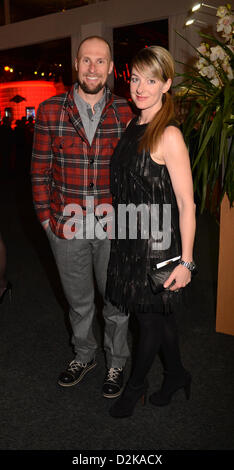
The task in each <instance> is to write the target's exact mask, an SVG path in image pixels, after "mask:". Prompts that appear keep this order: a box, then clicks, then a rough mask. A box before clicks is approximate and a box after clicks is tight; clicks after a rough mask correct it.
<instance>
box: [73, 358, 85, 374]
mask: <svg viewBox="0 0 234 470" xmlns="http://www.w3.org/2000/svg"><path fill="white" fill-rule="evenodd" d="M86 365H87V362H79V361H76V360H74V361H72V362H71V363H70V364H69V367H68V370H71V371H72V372H76V371H77V370H78V369H80V368H81V367H83V368H84V367H86Z"/></svg>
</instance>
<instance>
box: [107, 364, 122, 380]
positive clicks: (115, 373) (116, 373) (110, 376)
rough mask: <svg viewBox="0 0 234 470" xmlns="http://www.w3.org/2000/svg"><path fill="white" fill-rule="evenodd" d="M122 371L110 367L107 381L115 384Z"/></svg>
mask: <svg viewBox="0 0 234 470" xmlns="http://www.w3.org/2000/svg"><path fill="white" fill-rule="evenodd" d="M122 370H123V369H122V368H117V367H111V368H110V369H109V370H108V373H107V380H108V381H111V382H115V381H116V379H117V378H118V376H119V373H120V372H122Z"/></svg>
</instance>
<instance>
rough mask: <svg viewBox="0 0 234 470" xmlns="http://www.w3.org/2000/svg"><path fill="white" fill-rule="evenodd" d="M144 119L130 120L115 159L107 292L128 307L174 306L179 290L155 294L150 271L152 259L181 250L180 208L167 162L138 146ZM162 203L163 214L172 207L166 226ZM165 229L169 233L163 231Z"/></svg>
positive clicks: (130, 309)
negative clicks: (152, 288)
mask: <svg viewBox="0 0 234 470" xmlns="http://www.w3.org/2000/svg"><path fill="white" fill-rule="evenodd" d="M146 125H147V124H145V125H138V124H137V118H134V119H133V120H132V121H131V123H130V124H129V126H128V127H127V129H126V131H125V133H124V135H123V136H122V138H121V140H120V141H119V144H118V146H117V148H116V150H115V152H114V155H113V157H112V161H111V192H112V195H113V207H114V209H115V234H114V235H115V238H113V239H112V241H111V254H110V262H109V266H108V275H107V287H106V297H107V299H109V300H110V301H111V302H112V303H113V304H114V305H116V306H117V307H118V308H119V309H120V310H121V311H124V312H126V313H129V312H142V313H147V312H151V313H154V312H155V313H165V309H166V311H167V312H168V310H169V311H171V308H170V305H171V300H172V299H175V296H176V294H174V293H172V292H170V291H168V290H165V291H164V292H163V294H157V295H155V294H153V292H152V291H151V288H150V285H149V282H148V277H147V273H148V272H149V269H150V263H151V260H152V259H154V260H155V262H156V263H157V262H160V261H163V260H167V259H171V258H172V257H175V256H177V255H181V239H180V231H179V214H178V208H177V203H176V198H175V194H174V191H173V188H172V183H171V179H170V176H169V173H168V170H167V167H166V165H164V164H158V163H155V162H154V161H153V160H152V158H151V156H150V153H149V152H146V151H143V152H141V153H139V152H138V143H139V140H140V138H141V136H142V135H143V132H144V130H145V128H146ZM170 125H176V124H174V123H171V124H170ZM129 204H131V206H128V205H129ZM140 205H141V206H140ZM168 205H169V206H168ZM126 206H128V215H127V216H126V217H125V216H124V214H126V212H125V208H126ZM163 207H164V216H165V210H166V211H168V208H169V209H171V211H170V212H171V224H170V226H169V227H168V228H166V222H165V217H164V216H163ZM158 209H159V213H157V210H158ZM154 211H156V212H154ZM155 214H156V216H155ZM153 216H154V217H153ZM151 217H153V218H151ZM153 220H154V222H152V221H153ZM148 222H149V223H148ZM155 223H156V225H155ZM157 224H158V229H159V233H158V234H156V233H155V229H157ZM163 229H164V230H166V232H167V233H162V231H163ZM148 232H149V233H148ZM152 232H153V233H152ZM125 233H126V236H125ZM168 236H169V240H170V238H171V243H170V246H168V238H167V237H168ZM155 241H157V244H156V245H155ZM163 242H165V243H166V245H165V244H164V245H163ZM155 248H156V249H155Z"/></svg>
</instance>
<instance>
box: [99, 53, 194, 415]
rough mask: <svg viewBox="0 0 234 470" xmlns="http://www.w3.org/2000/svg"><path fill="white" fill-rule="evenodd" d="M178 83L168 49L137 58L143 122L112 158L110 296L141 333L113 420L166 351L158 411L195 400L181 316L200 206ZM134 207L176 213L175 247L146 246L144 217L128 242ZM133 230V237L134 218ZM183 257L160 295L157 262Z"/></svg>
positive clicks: (129, 405) (125, 411)
mask: <svg viewBox="0 0 234 470" xmlns="http://www.w3.org/2000/svg"><path fill="white" fill-rule="evenodd" d="M173 76H174V63H173V59H172V57H171V55H170V53H169V52H168V51H167V50H166V49H164V48H162V47H157V46H151V47H148V48H145V49H143V50H141V51H140V52H139V53H138V54H137V55H136V57H135V58H134V60H133V63H132V72H131V82H130V92H131V97H132V100H133V102H134V103H135V104H136V106H137V108H138V109H139V111H140V115H139V118H134V119H133V120H132V121H131V122H130V124H129V125H128V127H127V129H126V132H125V134H124V135H123V137H122V139H121V140H120V142H119V144H118V146H117V148H116V151H115V153H114V156H113V158H112V164H111V190H112V194H113V205H114V208H115V215H116V227H117V230H118V234H117V232H116V231H115V239H113V240H112V248H111V256H110V262H109V267H108V281H107V290H106V295H107V298H108V299H110V300H111V301H112V303H114V304H115V305H117V306H118V308H119V309H120V310H122V311H125V312H126V314H128V313H133V314H135V317H136V319H137V322H138V325H139V332H140V336H139V340H138V344H137V350H136V357H135V360H134V364H133V370H132V373H131V375H130V379H129V381H128V383H127V385H126V387H125V389H124V391H123V393H122V395H121V397H120V398H119V399H118V400H117V401H116V402H115V403H114V405H113V406H112V407H111V409H110V414H111V416H113V417H127V416H130V415H132V413H133V411H134V407H135V405H136V403H137V401H138V400H139V399H140V398H141V397H144V396H145V394H146V390H147V381H146V376H147V373H148V372H149V370H150V368H151V365H152V363H153V361H154V358H155V355H156V354H157V353H158V352H159V351H160V353H162V355H163V362H164V366H165V377H164V381H163V384H162V387H161V389H160V390H159V392H155V393H154V394H153V395H151V397H150V401H151V403H152V404H154V405H159V406H160V405H161V406H162V405H166V404H168V403H169V402H170V399H171V397H172V395H173V393H175V392H176V391H177V390H178V389H180V388H184V390H185V392H186V396H187V398H189V394H190V384H191V376H190V374H189V373H188V372H187V371H186V370H185V369H184V367H183V365H182V362H181V358H180V351H179V345H178V338H177V330H176V323H175V318H174V310H175V305H176V304H177V300H178V296H180V297H181V293H182V290H183V288H184V287H185V286H186V285H187V284H189V283H190V281H191V272H192V270H193V268H194V266H195V265H194V263H193V243H194V235H195V205H194V199H193V183H192V175H191V168H190V160H189V155H188V152H187V148H186V146H185V143H184V140H183V137H182V134H181V132H180V130H179V129H178V127H176V124H175V122H173V120H172V119H173V102H172V98H171V95H170V94H169V89H170V87H171V84H172V80H173ZM129 203H131V204H134V205H135V206H138V207H139V204H145V205H147V207H148V208H149V211H151V212H152V207H153V205H156V204H159V207H160V208H161V210H162V208H163V207H164V206H165V204H167V207H168V205H170V206H169V207H170V208H171V212H170V213H171V225H170V228H169V235H170V237H171V244H170V246H169V247H168V246H162V247H161V249H160V243H159V245H157V247H158V246H159V248H157V249H155V244H154V243H153V242H155V239H154V237H153V236H152V234H151V235H150V236H149V237H148V238H143V236H142V234H140V229H141V218H140V216H139V212H137V216H138V218H137V227H138V228H137V239H131V237H130V236H129V237H128V238H127V237H126V238H125V239H124V236H123V234H122V235H121V233H122V232H121V231H122V230H123V227H122V223H123V222H122V219H121V217H119V213H120V207H121V208H122V207H123V206H120V205H119V204H125V205H128V204H129ZM160 213H161V212H160ZM160 217H161V216H160ZM126 223H129V226H128V227H127V228H128V229H129V231H130V230H131V228H132V225H131V224H132V222H130V218H129V219H128V221H127V222H126ZM162 225H163V224H162V220H161V219H160V220H159V226H160V227H162ZM160 227H159V228H160ZM123 233H124V232H123ZM119 234H120V235H119ZM176 255H181V258H180V262H179V264H178V265H177V266H176V267H175V268H174V269H173V271H172V273H171V275H170V276H169V277H168V279H167V280H166V282H165V283H164V290H163V292H162V294H156V295H155V294H154V293H153V292H152V290H151V287H150V283H149V280H148V274H149V272H150V269H151V268H150V267H151V264H152V260H153V261H154V262H159V261H164V260H168V259H171V258H173V257H174V256H176Z"/></svg>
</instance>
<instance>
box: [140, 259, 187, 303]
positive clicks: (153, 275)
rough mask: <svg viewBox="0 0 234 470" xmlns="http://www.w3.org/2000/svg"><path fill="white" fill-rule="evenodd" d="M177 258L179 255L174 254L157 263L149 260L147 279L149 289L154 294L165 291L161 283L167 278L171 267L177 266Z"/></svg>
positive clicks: (171, 269)
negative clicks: (172, 256) (174, 255)
mask: <svg viewBox="0 0 234 470" xmlns="http://www.w3.org/2000/svg"><path fill="white" fill-rule="evenodd" d="M179 260H180V256H176V257H175V258H172V259H170V260H167V261H163V262H162V263H158V264H156V263H155V261H154V260H150V271H149V273H148V281H149V284H150V287H151V290H152V292H153V293H154V294H160V292H163V291H165V287H163V284H164V282H165V281H166V280H167V279H168V278H169V276H170V274H171V273H172V271H173V269H175V267H176V266H178V264H179ZM171 285H172V284H171ZM171 285H170V287H171Z"/></svg>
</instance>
